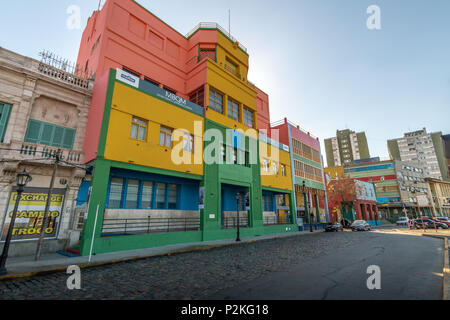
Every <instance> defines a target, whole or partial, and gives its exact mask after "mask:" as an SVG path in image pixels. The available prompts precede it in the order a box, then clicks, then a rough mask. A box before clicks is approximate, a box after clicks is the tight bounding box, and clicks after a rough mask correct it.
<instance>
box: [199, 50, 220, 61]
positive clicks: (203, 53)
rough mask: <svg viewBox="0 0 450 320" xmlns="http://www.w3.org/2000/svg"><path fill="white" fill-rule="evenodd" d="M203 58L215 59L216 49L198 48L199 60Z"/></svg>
mask: <svg viewBox="0 0 450 320" xmlns="http://www.w3.org/2000/svg"><path fill="white" fill-rule="evenodd" d="M205 58H210V59H211V60H214V61H216V50H215V49H214V50H206V49H205V50H200V57H199V61H202V60H203V59H205Z"/></svg>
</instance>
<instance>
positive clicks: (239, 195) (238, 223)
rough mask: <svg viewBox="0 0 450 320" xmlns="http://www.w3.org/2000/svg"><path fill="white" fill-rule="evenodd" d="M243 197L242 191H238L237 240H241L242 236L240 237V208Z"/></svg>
mask: <svg viewBox="0 0 450 320" xmlns="http://www.w3.org/2000/svg"><path fill="white" fill-rule="evenodd" d="M240 199H241V194H240V192H238V193H236V205H237V206H236V213H237V235H236V242H240V241H241V237H240V225H241V223H240V221H239V216H240V210H239V200H240Z"/></svg>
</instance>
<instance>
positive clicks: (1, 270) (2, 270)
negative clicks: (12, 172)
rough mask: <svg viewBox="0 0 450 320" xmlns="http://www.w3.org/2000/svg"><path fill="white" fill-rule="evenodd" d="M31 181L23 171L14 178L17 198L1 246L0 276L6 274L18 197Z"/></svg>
mask: <svg viewBox="0 0 450 320" xmlns="http://www.w3.org/2000/svg"><path fill="white" fill-rule="evenodd" d="M30 181H31V176H30V175H29V174H28V172H27V171H26V170H25V169H24V170H23V171H22V172H21V173H19V174H18V175H17V177H16V183H17V198H16V203H15V205H14V211H13V213H12V216H11V221H10V222H9V228H8V234H7V235H6V240H5V245H4V246H3V252H2V256H1V257H0V275H5V274H7V273H8V271H7V270H6V259H7V258H8V251H9V244H10V243H11V238H12V233H13V229H14V223H15V221H16V216H17V209H18V208H19V202H20V197H21V195H22V192H23V190H24V187H25V186H26V185H27V183H28V182H30Z"/></svg>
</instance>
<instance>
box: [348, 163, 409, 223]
mask: <svg viewBox="0 0 450 320" xmlns="http://www.w3.org/2000/svg"><path fill="white" fill-rule="evenodd" d="M344 172H345V175H346V176H347V177H349V178H353V179H358V180H361V181H365V182H371V183H373V184H374V186H375V193H376V196H377V202H378V207H379V211H380V213H381V214H382V216H383V217H385V218H387V219H395V217H396V216H398V215H399V214H400V213H401V211H402V209H403V208H402V204H401V196H400V190H399V186H398V183H397V175H396V172H395V166H394V161H379V162H372V163H361V164H352V165H348V166H346V167H345V169H344Z"/></svg>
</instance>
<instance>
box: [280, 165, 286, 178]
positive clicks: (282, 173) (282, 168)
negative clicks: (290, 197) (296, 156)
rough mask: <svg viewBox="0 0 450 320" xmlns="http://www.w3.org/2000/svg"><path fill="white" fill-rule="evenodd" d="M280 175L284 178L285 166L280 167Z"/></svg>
mask: <svg viewBox="0 0 450 320" xmlns="http://www.w3.org/2000/svg"><path fill="white" fill-rule="evenodd" d="M281 175H282V176H283V177H285V176H286V166H285V165H284V164H282V165H281Z"/></svg>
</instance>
